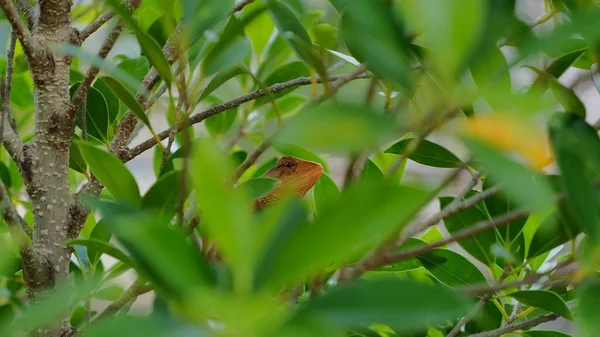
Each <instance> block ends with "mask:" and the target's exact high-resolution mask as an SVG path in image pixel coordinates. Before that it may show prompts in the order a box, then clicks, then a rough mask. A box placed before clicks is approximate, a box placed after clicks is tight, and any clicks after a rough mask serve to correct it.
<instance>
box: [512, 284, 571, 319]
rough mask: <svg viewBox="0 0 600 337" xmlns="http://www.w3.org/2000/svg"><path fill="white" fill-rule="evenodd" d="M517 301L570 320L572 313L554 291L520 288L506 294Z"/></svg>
mask: <svg viewBox="0 0 600 337" xmlns="http://www.w3.org/2000/svg"><path fill="white" fill-rule="evenodd" d="M508 296H510V297H512V298H514V299H516V300H517V301H519V302H521V303H523V304H526V305H529V306H531V307H536V308H540V309H544V310H548V311H550V312H553V313H555V314H557V315H560V316H562V317H564V318H566V319H569V320H572V319H573V315H572V314H571V310H569V307H567V304H566V303H565V302H564V301H563V300H562V298H560V296H558V295H557V294H556V293H553V292H551V291H546V290H521V291H516V292H514V293H510V294H508Z"/></svg>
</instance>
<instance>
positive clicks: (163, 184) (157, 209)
mask: <svg viewBox="0 0 600 337" xmlns="http://www.w3.org/2000/svg"><path fill="white" fill-rule="evenodd" d="M180 191H181V172H180V171H175V170H174V171H170V172H168V173H165V174H163V175H161V176H160V177H159V178H158V179H157V180H156V182H155V183H154V184H153V185H152V186H150V188H149V189H148V191H147V192H146V194H145V195H144V197H143V198H142V208H143V209H145V210H148V211H150V212H152V213H153V214H156V216H157V217H160V218H171V217H173V215H175V213H176V212H177V200H179V198H180V197H182V195H181V192H180ZM188 192H189V191H188ZM187 195H188V193H186V195H185V196H184V197H187Z"/></svg>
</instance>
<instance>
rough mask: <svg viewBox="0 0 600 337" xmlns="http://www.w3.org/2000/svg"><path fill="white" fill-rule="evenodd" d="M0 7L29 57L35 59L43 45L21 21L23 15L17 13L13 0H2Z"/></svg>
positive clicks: (0, 0)
mask: <svg viewBox="0 0 600 337" xmlns="http://www.w3.org/2000/svg"><path fill="white" fill-rule="evenodd" d="M0 8H1V9H2V11H4V14H5V15H6V18H7V19H8V22H9V23H10V25H11V26H12V28H13V31H14V32H15V34H16V35H17V37H18V38H19V41H21V46H22V47H23V52H24V53H25V56H26V57H27V59H29V60H33V59H35V57H36V53H37V52H38V51H39V50H41V45H40V44H39V43H38V42H37V41H36V40H35V39H34V38H33V37H32V36H31V32H29V29H27V27H25V25H24V24H23V21H21V17H20V16H19V13H17V10H16V8H15V6H14V5H13V3H12V1H10V0H0Z"/></svg>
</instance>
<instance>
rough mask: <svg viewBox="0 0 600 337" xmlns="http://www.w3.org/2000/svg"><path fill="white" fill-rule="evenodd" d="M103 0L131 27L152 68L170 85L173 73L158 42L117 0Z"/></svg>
mask: <svg viewBox="0 0 600 337" xmlns="http://www.w3.org/2000/svg"><path fill="white" fill-rule="evenodd" d="M104 1H105V2H106V3H107V4H108V5H109V6H110V7H111V8H112V10H113V11H114V12H115V13H116V14H117V15H118V16H119V17H121V19H122V20H123V21H124V22H125V23H126V24H127V25H128V26H129V27H131V28H132V29H133V31H134V32H135V35H136V37H137V40H138V42H139V44H140V47H141V48H142V50H143V51H144V54H145V55H146V57H148V60H149V61H150V63H152V65H153V66H154V68H156V71H157V72H158V74H159V75H160V77H161V78H162V79H163V80H164V81H165V83H167V84H169V85H170V84H171V82H172V81H173V79H174V76H173V73H172V72H171V65H170V64H169V61H167V58H166V57H165V55H164V54H163V53H162V50H161V48H160V46H159V45H158V43H156V41H155V40H154V39H153V38H152V37H150V35H148V34H147V33H146V32H144V31H143V30H142V29H141V28H140V26H139V25H138V23H137V21H136V20H135V19H133V17H132V16H131V14H130V13H129V12H128V11H127V10H126V9H125V8H124V7H123V6H122V5H121V4H120V3H119V2H118V1H117V0H104Z"/></svg>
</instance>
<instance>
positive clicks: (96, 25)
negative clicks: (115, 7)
mask: <svg viewBox="0 0 600 337" xmlns="http://www.w3.org/2000/svg"><path fill="white" fill-rule="evenodd" d="M141 3H142V2H141V0H128V1H125V2H124V3H123V6H125V7H126V8H127V9H128V10H129V12H133V11H134V10H136V9H137V8H138V7H139V6H140V5H141ZM114 16H115V13H114V12H113V11H108V12H106V13H104V14H102V15H101V16H100V17H99V18H98V19H96V21H94V22H92V23H90V24H89V25H88V26H87V27H85V28H84V29H83V30H81V31H80V32H79V39H80V41H81V42H82V43H83V41H85V40H86V39H87V38H88V37H90V35H92V34H94V33H95V32H96V31H97V30H98V29H100V28H101V27H102V26H104V24H105V23H107V22H108V21H109V20H110V19H112V18H113V17H114Z"/></svg>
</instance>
